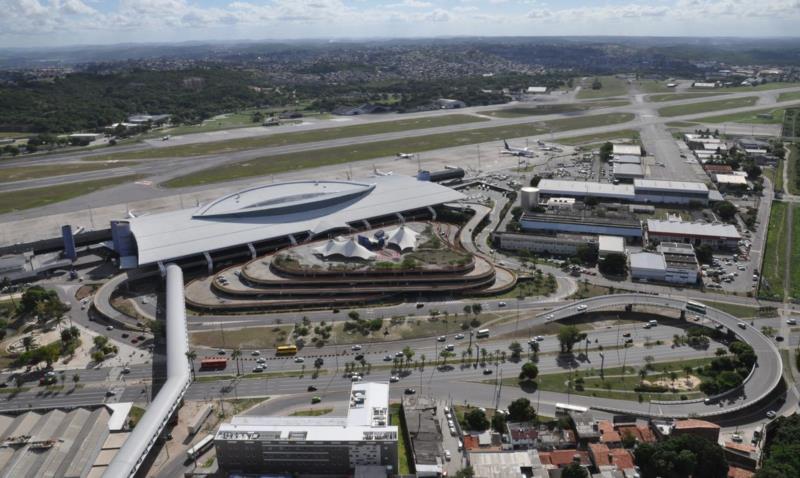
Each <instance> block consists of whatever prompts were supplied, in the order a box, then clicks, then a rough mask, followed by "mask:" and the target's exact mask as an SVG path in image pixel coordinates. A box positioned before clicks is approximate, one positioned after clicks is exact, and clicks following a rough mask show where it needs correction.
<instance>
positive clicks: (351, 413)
mask: <svg viewBox="0 0 800 478" xmlns="http://www.w3.org/2000/svg"><path fill="white" fill-rule="evenodd" d="M216 439H217V440H225V441H236V440H262V441H289V442H292V441H295V442H297V441H337V442H338V441H382V440H396V439H397V427H396V426H390V425H389V384H388V383H386V382H360V383H354V384H353V386H352V388H351V390H350V403H349V407H348V411H347V416H346V417H274V416H250V415H237V416H235V417H233V418H232V419H231V422H230V423H223V424H222V425H220V427H219V430H218V431H217V434H216Z"/></svg>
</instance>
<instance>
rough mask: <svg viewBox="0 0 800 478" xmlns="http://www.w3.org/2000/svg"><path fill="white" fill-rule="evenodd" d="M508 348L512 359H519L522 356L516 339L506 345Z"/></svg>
mask: <svg viewBox="0 0 800 478" xmlns="http://www.w3.org/2000/svg"><path fill="white" fill-rule="evenodd" d="M508 350H510V351H511V359H512V360H519V359H520V357H521V356H522V346H521V345H520V344H519V342H517V341H514V342H511V344H510V345H509V346H508Z"/></svg>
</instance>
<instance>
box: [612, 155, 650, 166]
mask: <svg viewBox="0 0 800 478" xmlns="http://www.w3.org/2000/svg"><path fill="white" fill-rule="evenodd" d="M611 162H612V163H623V164H642V157H641V156H637V155H635V154H619V155H616V156H614V157H613V158H612V159H611Z"/></svg>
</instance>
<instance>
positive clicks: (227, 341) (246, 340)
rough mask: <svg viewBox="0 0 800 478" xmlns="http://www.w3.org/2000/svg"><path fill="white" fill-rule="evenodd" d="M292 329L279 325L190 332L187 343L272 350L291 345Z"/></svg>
mask: <svg viewBox="0 0 800 478" xmlns="http://www.w3.org/2000/svg"><path fill="white" fill-rule="evenodd" d="M292 328H293V326H291V325H280V326H274V327H247V328H242V329H225V330H208V331H203V332H192V333H190V334H189V341H190V342H191V343H192V345H198V346H202V347H210V348H230V347H240V348H243V349H260V348H272V347H277V346H278V345H284V344H288V343H291V339H290V337H289V333H290V332H291V330H292Z"/></svg>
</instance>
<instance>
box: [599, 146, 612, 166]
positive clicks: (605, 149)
mask: <svg viewBox="0 0 800 478" xmlns="http://www.w3.org/2000/svg"><path fill="white" fill-rule="evenodd" d="M613 152H614V145H613V144H611V143H610V142H605V143H603V145H602V146H600V161H602V162H604V163H607V162H608V161H609V160H610V159H611V155H612V154H613Z"/></svg>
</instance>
